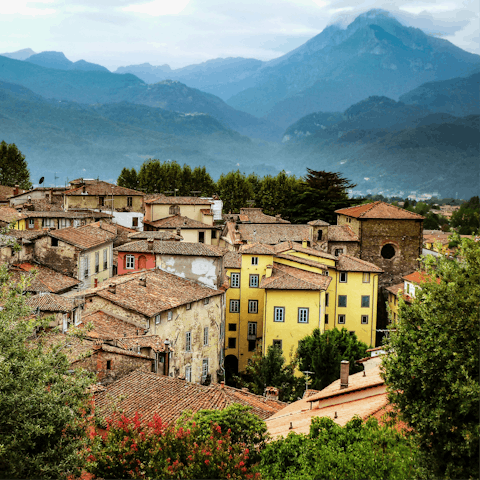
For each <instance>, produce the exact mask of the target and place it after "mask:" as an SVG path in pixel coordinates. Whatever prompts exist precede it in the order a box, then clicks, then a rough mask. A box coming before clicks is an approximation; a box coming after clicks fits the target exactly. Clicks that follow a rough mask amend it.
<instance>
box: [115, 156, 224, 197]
mask: <svg viewBox="0 0 480 480" xmlns="http://www.w3.org/2000/svg"><path fill="white" fill-rule="evenodd" d="M124 170H128V169H125V168H124V169H123V170H122V174H120V177H122V179H121V178H120V177H118V184H119V185H120V183H119V182H120V181H122V182H123V181H124V180H123V179H124V178H125V175H123V173H124ZM132 171H133V172H135V169H134V168H132V169H131V171H130V172H131V173H130V175H131V176H133V172H132ZM135 175H136V176H137V182H138V183H137V188H138V189H140V190H141V191H142V192H145V193H162V194H164V193H165V192H170V193H166V195H186V196H190V195H192V192H194V191H195V192H197V195H198V196H201V195H206V196H211V195H213V193H214V192H215V183H214V181H213V180H212V177H211V176H210V175H209V174H208V173H207V170H206V169H205V167H195V168H194V169H193V171H192V169H191V167H190V166H189V165H184V166H183V167H181V166H180V165H179V164H178V163H177V162H175V161H170V160H169V161H166V162H160V160H156V159H155V160H153V159H149V160H147V161H146V162H143V164H142V166H141V167H140V170H139V172H138V175H137V174H136V172H135ZM124 186H126V185H124Z"/></svg>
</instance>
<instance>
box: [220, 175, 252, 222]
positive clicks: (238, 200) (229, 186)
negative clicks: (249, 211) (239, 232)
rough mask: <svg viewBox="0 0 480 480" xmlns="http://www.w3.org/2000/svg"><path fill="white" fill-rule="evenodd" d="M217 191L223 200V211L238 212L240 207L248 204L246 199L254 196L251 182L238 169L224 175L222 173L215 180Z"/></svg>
mask: <svg viewBox="0 0 480 480" xmlns="http://www.w3.org/2000/svg"><path fill="white" fill-rule="evenodd" d="M217 193H218V195H219V197H220V198H221V199H222V201H223V209H224V211H225V212H230V211H231V212H236V213H238V212H239V211H240V208H242V207H247V206H248V204H247V200H253V198H254V191H253V188H252V184H251V183H250V182H249V181H248V179H247V178H246V177H245V174H243V173H240V170H237V171H236V172H229V173H227V174H226V175H224V174H223V173H222V175H220V178H219V179H218V182H217Z"/></svg>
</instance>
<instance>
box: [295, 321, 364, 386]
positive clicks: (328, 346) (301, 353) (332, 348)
mask: <svg viewBox="0 0 480 480" xmlns="http://www.w3.org/2000/svg"><path fill="white" fill-rule="evenodd" d="M367 348H368V347H367V345H366V344H365V343H363V342H360V341H358V340H357V336H356V335H355V334H351V333H350V332H349V331H348V330H347V329H346V328H342V330H338V329H337V328H334V329H333V330H327V331H326V332H325V333H323V334H321V333H320V330H319V329H318V328H316V329H315V330H314V331H313V332H312V334H311V335H308V336H306V337H305V338H303V339H302V340H300V342H299V344H298V350H297V355H298V359H299V368H300V370H301V371H306V370H308V371H311V372H315V374H314V375H313V376H312V384H311V387H312V388H313V389H316V390H322V389H323V388H325V387H326V386H328V385H330V384H331V383H332V382H334V381H335V380H337V379H339V378H340V362H341V361H342V360H348V361H349V362H350V374H353V373H357V372H360V371H362V370H363V366H362V365H359V364H357V363H355V360H359V359H360V358H364V357H365V356H366V354H367V353H366V350H367Z"/></svg>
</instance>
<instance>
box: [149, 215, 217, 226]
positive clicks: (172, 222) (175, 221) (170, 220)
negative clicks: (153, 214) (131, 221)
mask: <svg viewBox="0 0 480 480" xmlns="http://www.w3.org/2000/svg"><path fill="white" fill-rule="evenodd" d="M143 223H144V224H145V225H151V226H152V227H155V228H167V229H168V228H170V229H173V228H184V229H188V228H201V229H213V230H214V229H216V228H217V227H215V226H214V225H207V224H206V223H203V222H198V221H197V220H193V219H191V218H188V217H183V216H181V215H173V216H172V217H165V218H161V219H160V220H155V221H154V222H149V221H147V220H144V221H143Z"/></svg>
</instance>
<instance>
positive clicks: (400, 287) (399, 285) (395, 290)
mask: <svg viewBox="0 0 480 480" xmlns="http://www.w3.org/2000/svg"><path fill="white" fill-rule="evenodd" d="M403 287H404V284H403V283H397V284H396V285H392V286H390V287H387V288H386V289H385V290H387V291H388V292H390V293H393V294H394V295H398V294H399V293H401V292H402V291H403Z"/></svg>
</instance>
